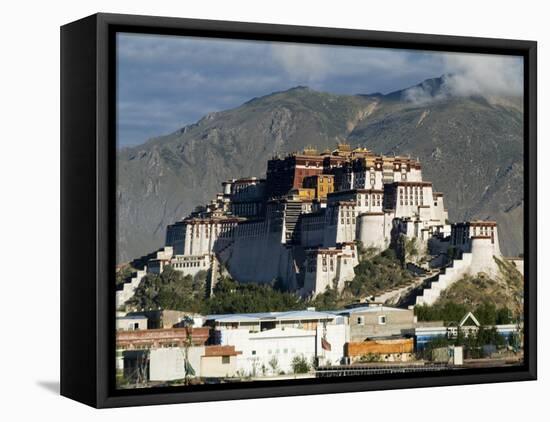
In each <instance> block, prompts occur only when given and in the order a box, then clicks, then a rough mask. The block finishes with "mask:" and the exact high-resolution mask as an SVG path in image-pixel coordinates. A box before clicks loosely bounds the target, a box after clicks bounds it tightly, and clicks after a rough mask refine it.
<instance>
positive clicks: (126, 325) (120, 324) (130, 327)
mask: <svg viewBox="0 0 550 422" xmlns="http://www.w3.org/2000/svg"><path fill="white" fill-rule="evenodd" d="M116 329H117V331H118V330H124V331H134V330H146V329H147V317H146V316H145V315H125V316H117V317H116Z"/></svg>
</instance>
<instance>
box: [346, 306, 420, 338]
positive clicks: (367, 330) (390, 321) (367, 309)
mask: <svg viewBox="0 0 550 422" xmlns="http://www.w3.org/2000/svg"><path fill="white" fill-rule="evenodd" d="M337 313H338V314H339V315H344V316H346V317H348V319H349V330H350V341H352V342H362V341H365V340H368V339H371V338H374V337H384V336H401V335H405V334H412V331H413V330H414V327H415V323H416V317H415V316H414V311H413V310H412V309H401V308H392V307H389V306H381V305H376V304H371V305H368V306H359V307H353V308H350V309H344V310H341V311H337Z"/></svg>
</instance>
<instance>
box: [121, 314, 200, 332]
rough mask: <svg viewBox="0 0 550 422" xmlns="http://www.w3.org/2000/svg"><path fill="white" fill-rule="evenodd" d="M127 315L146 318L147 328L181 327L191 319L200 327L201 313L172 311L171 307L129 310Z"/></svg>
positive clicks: (194, 324) (196, 326) (195, 325)
mask: <svg viewBox="0 0 550 422" xmlns="http://www.w3.org/2000/svg"><path fill="white" fill-rule="evenodd" d="M127 316H129V317H136V318H146V319H147V326H146V327H145V328H147V329H150V330H151V329H156V328H181V327H183V326H184V323H188V322H189V321H192V325H193V327H195V328H198V327H202V322H203V317H202V315H198V314H195V313H193V312H186V311H174V310H171V309H158V310H152V311H139V312H129V313H128V314H127Z"/></svg>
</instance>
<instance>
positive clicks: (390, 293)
mask: <svg viewBox="0 0 550 422" xmlns="http://www.w3.org/2000/svg"><path fill="white" fill-rule="evenodd" d="M437 275H438V273H435V274H434V273H433V272H427V271H424V275H423V276H419V277H415V278H414V279H413V280H412V281H411V282H410V283H407V284H405V285H403V286H396V287H394V288H392V289H389V290H386V291H384V292H382V293H379V294H378V295H376V296H375V297H374V301H375V302H379V303H384V304H387V305H397V304H402V303H403V302H405V301H406V300H407V298H409V297H410V296H411V295H413V294H414V292H415V291H416V290H418V289H419V288H420V287H421V286H422V285H423V284H425V283H426V280H428V279H433V278H435V277H437Z"/></svg>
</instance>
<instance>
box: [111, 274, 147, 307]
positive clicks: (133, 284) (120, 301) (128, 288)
mask: <svg viewBox="0 0 550 422" xmlns="http://www.w3.org/2000/svg"><path fill="white" fill-rule="evenodd" d="M145 274H147V267H145V268H144V269H143V270H138V271H137V272H135V273H133V274H132V277H131V278H130V279H129V281H127V282H125V283H124V284H123V285H122V288H120V289H118V290H117V291H116V309H118V308H120V307H121V306H123V305H124V304H125V303H126V302H127V301H128V300H129V299H130V298H131V297H132V296H133V295H134V292H135V290H136V288H137V287H138V286H139V283H141V279H142V278H143V277H144V276H145Z"/></svg>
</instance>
